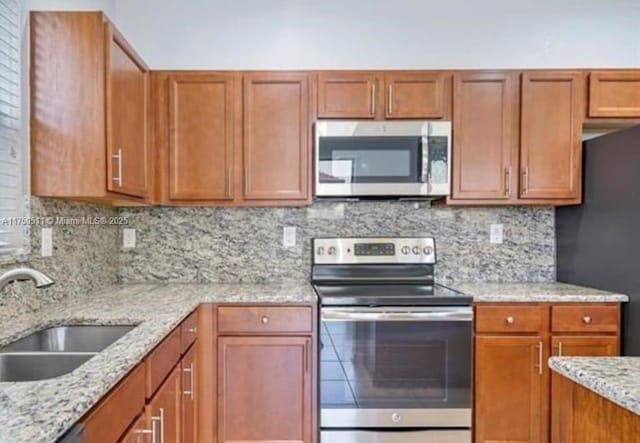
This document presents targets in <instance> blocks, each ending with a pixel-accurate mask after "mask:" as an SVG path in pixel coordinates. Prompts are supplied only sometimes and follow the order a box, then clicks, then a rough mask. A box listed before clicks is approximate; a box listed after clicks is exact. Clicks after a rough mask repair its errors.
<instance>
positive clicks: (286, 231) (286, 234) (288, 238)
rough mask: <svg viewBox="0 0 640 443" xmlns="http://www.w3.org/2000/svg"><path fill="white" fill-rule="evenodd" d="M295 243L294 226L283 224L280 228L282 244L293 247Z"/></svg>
mask: <svg viewBox="0 0 640 443" xmlns="http://www.w3.org/2000/svg"><path fill="white" fill-rule="evenodd" d="M295 245H296V227H295V226H285V227H284V228H282V246H284V247H285V248H293V247H294V246H295Z"/></svg>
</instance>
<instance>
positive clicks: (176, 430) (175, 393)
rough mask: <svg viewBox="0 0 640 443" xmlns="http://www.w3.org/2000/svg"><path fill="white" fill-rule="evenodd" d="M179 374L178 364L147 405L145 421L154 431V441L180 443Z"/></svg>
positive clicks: (180, 370) (180, 396)
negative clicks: (155, 438) (155, 437)
mask: <svg viewBox="0 0 640 443" xmlns="http://www.w3.org/2000/svg"><path fill="white" fill-rule="evenodd" d="M181 372H182V368H181V367H180V365H179V364H178V365H177V366H176V367H175V368H174V369H173V371H171V373H170V374H169V376H168V377H167V379H166V380H165V381H164V383H163V384H162V386H160V388H159V389H158V391H157V392H156V395H154V396H153V398H152V399H151V401H150V402H149V403H148V404H147V408H146V413H147V421H148V422H149V423H150V424H151V426H152V428H154V429H155V432H156V435H157V436H158V437H157V438H158V439H157V440H156V441H160V442H162V441H164V442H165V443H176V442H179V441H181V435H180V419H181V417H180V415H181V414H180V409H181V404H180V403H181V400H182V390H181V385H182V383H181V379H182V374H181Z"/></svg>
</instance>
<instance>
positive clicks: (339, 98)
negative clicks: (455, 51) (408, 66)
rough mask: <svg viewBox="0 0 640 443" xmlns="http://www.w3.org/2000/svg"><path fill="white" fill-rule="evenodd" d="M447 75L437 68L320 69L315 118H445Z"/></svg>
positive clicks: (447, 111)
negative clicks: (420, 69)
mask: <svg viewBox="0 0 640 443" xmlns="http://www.w3.org/2000/svg"><path fill="white" fill-rule="evenodd" d="M450 79H451V74H450V73H447V72H440V71H388V72H381V71H325V72H320V73H319V74H318V88H317V89H318V118H344V119H349V118H351V119H366V118H371V119H385V118H386V119H443V118H448V117H449V115H450V113H451V111H450V108H451V103H450V102H451V80H450Z"/></svg>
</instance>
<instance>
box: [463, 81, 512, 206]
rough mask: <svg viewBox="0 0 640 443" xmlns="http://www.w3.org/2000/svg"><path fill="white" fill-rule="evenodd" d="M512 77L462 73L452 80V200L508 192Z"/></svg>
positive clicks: (499, 196) (502, 195)
mask: <svg viewBox="0 0 640 443" xmlns="http://www.w3.org/2000/svg"><path fill="white" fill-rule="evenodd" d="M516 85H517V79H516V78H515V75H514V74H510V73H500V72H496V73H479V72H476V73H462V74H456V75H455V76H454V80H453V91H454V95H453V137H454V139H453V190H452V198H453V199H486V200H505V199H509V198H510V197H511V191H512V189H514V187H512V183H514V179H513V170H512V164H513V159H514V158H517V149H518V138H517V132H518V128H517V124H518V110H517V108H516V104H517V89H516Z"/></svg>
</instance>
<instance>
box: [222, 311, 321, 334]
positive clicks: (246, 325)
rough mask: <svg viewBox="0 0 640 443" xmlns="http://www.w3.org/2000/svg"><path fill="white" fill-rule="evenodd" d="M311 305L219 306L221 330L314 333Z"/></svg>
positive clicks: (223, 331)
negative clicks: (312, 331)
mask: <svg viewBox="0 0 640 443" xmlns="http://www.w3.org/2000/svg"><path fill="white" fill-rule="evenodd" d="M312 324H313V322H312V319H311V307H308V306H220V307H219V308H218V332H219V333H221V334H224V333H228V334H242V333H251V334H260V333H270V332H284V333H286V332H291V333H311V330H312Z"/></svg>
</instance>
